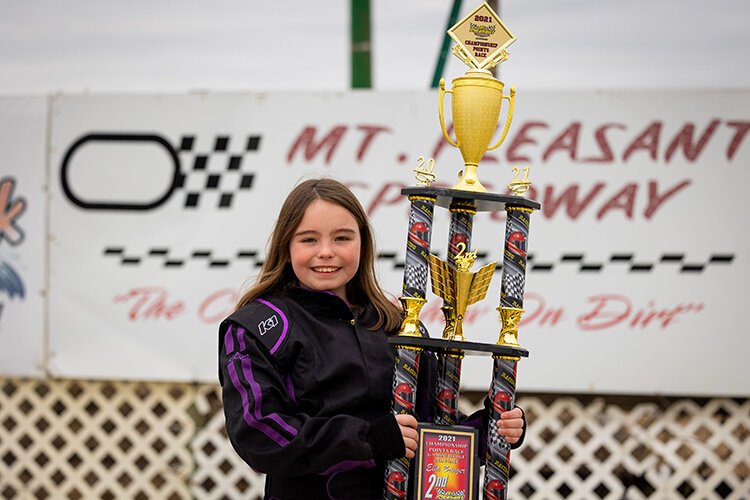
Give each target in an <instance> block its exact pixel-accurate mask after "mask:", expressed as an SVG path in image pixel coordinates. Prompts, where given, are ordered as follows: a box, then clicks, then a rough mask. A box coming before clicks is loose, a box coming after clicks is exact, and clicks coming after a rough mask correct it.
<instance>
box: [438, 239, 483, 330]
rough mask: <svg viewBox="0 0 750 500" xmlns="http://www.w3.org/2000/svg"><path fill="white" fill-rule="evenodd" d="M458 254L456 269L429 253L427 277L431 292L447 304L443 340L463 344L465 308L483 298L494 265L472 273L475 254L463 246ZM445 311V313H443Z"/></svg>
mask: <svg viewBox="0 0 750 500" xmlns="http://www.w3.org/2000/svg"><path fill="white" fill-rule="evenodd" d="M458 247H459V250H460V252H459V254H458V255H456V257H454V260H455V262H456V267H455V268H453V267H451V265H450V264H449V263H448V262H446V261H444V260H441V259H440V258H438V257H437V256H436V255H434V254H430V277H431V278H432V293H434V294H435V295H437V296H438V297H440V298H442V299H443V300H444V301H445V302H446V306H447V307H444V312H445V313H446V314H445V316H446V321H445V323H446V329H445V330H444V331H443V338H444V339H447V340H458V341H463V340H464V335H463V332H464V331H463V321H464V316H465V314H466V309H467V308H468V307H469V306H470V305H471V304H474V303H476V302H479V301H480V300H482V299H484V297H485V296H486V295H487V289H488V288H489V287H490V281H492V275H493V273H494V272H495V266H497V262H491V263H489V264H487V265H485V266H482V267H481V268H480V269H479V270H478V271H477V272H475V273H472V272H471V271H470V269H471V267H472V266H473V265H474V259H476V257H477V253H476V252H466V251H465V250H466V244H464V243H459V244H458ZM446 309H447V312H446Z"/></svg>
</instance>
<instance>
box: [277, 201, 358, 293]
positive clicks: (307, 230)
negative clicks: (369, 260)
mask: <svg viewBox="0 0 750 500" xmlns="http://www.w3.org/2000/svg"><path fill="white" fill-rule="evenodd" d="M360 243H361V240H360V234H359V226H358V225H357V221H356V220H355V219H354V216H353V215H352V214H351V213H350V212H349V211H348V210H347V209H345V208H344V207H342V206H340V205H336V204H335V203H331V202H328V201H325V200H321V199H317V200H315V201H313V202H312V203H310V205H309V206H308V207H307V210H305V215H304V216H303V217H302V221H301V222H300V223H299V226H297V229H296V230H295V231H294V234H293V235H292V239H291V241H290V242H289V258H290V260H291V262H292V269H293V270H294V274H295V275H296V276H297V279H298V280H299V282H300V285H302V286H304V287H306V288H310V289H313V290H321V291H322V290H326V291H329V292H333V293H335V294H336V295H338V296H339V297H341V298H342V299H344V300H345V301H346V300H347V297H346V284H347V283H349V280H351V279H352V278H353V277H354V275H355V274H357V269H359V255H360ZM347 302H348V301H347Z"/></svg>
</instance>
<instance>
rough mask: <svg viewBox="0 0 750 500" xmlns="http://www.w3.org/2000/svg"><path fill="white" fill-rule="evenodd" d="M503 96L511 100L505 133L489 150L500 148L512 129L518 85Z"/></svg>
mask: <svg viewBox="0 0 750 500" xmlns="http://www.w3.org/2000/svg"><path fill="white" fill-rule="evenodd" d="M502 98H503V99H507V100H508V102H509V105H508V116H507V117H506V118H505V128H504V129H503V134H502V135H501V136H500V139H498V140H497V144H495V145H494V146H492V147H491V148H487V151H492V150H493V149H497V148H499V147H500V144H502V143H503V141H504V140H505V137H506V136H507V135H508V130H510V122H511V121H513V101H514V99H515V98H516V86H515V85H514V86H512V87H511V88H510V96H507V95H504V96H502ZM440 102H441V104H442V99H441V100H440ZM441 123H442V122H441ZM446 137H447V136H446Z"/></svg>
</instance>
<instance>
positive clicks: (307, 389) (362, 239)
mask: <svg viewBox="0 0 750 500" xmlns="http://www.w3.org/2000/svg"><path fill="white" fill-rule="evenodd" d="M400 323H401V312H400V310H399V309H398V308H397V307H396V306H395V305H394V304H393V303H391V302H390V301H389V300H388V299H387V297H386V296H385V295H384V293H383V292H382V290H381V289H380V286H379V285H378V282H377V278H376V275H375V247H374V242H373V234H372V230H371V228H370V225H369V222H368V220H367V216H366V214H365V212H364V210H363V209H362V206H361V205H360V203H359V202H358V201H357V199H356V197H355V196H354V194H353V193H352V192H351V191H350V190H349V189H348V188H347V187H346V186H344V185H343V184H341V183H339V182H337V181H334V180H331V179H314V180H308V181H304V182H302V183H300V184H299V185H298V186H297V187H296V188H294V190H292V192H291V193H290V194H289V196H288V197H287V199H286V200H285V202H284V204H283V205H282V208H281V211H280V213H279V217H278V219H277V221H276V224H275V227H274V229H273V233H272V234H271V238H270V241H269V245H268V251H267V255H266V260H265V262H264V263H263V267H262V269H261V271H260V275H259V277H258V279H257V282H256V284H255V285H254V286H253V287H252V288H250V289H249V290H248V291H247V292H246V293H245V294H244V295H243V296H242V297H241V299H240V301H239V303H238V306H237V310H236V312H235V313H234V314H232V315H231V316H229V317H228V318H227V319H226V320H224V322H222V324H221V326H220V342H219V344H220V345H219V370H220V371H219V380H220V383H221V384H222V396H223V400H224V413H225V416H226V425H227V432H228V435H229V439H230V441H231V443H232V445H233V446H234V448H235V450H236V451H237V453H238V454H239V455H240V456H241V457H242V458H243V460H245V461H246V462H247V463H248V464H249V465H250V466H251V467H252V468H253V469H255V470H256V471H258V472H263V473H266V474H267V476H266V492H265V494H266V498H273V499H284V500H286V499H297V498H306V499H311V498H314V499H318V498H344V499H351V498H356V499H371V498H372V499H376V498H378V499H379V498H382V497H383V486H384V479H383V473H384V464H385V462H386V461H388V460H390V459H393V458H399V457H404V456H405V457H407V458H413V457H414V456H415V451H416V449H417V445H418V443H417V430H416V429H417V419H416V418H415V417H413V416H411V415H393V414H392V413H391V410H390V409H391V385H392V377H393V363H394V357H395V350H394V348H393V347H392V346H391V345H389V344H388V341H387V339H388V336H389V335H392V334H395V333H396V332H397V331H398V327H399V325H400ZM425 359H426V360H427V361H424V362H423V366H422V369H421V370H420V374H419V375H420V379H419V392H418V394H420V397H421V400H420V401H418V405H417V412H416V414H417V416H418V417H419V418H420V420H422V421H426V420H427V419H428V418H429V411H430V408H429V398H430V396H431V394H432V391H434V382H433V380H432V379H433V378H434V377H432V376H431V373H430V372H431V371H432V370H433V368H434V366H433V365H434V363H433V361H434V360H433V359H431V358H430V357H429V356H425ZM481 416H482V417H483V419H482V420H483V421H484V422H485V424H483V425H482V426H481V427H480V429H486V428H487V426H486V418H487V416H486V411H484V410H483V411H482V414H481ZM475 420H476V419H475ZM497 429H498V433H499V434H500V435H502V436H504V437H505V438H506V439H507V440H508V442H510V443H511V444H516V445H518V444H520V442H521V440H522V439H521V438H522V435H523V431H524V421H523V415H522V412H521V410H520V409H518V408H516V409H514V410H511V411H509V412H506V413H505V414H503V418H502V419H501V420H500V421H498V424H497Z"/></svg>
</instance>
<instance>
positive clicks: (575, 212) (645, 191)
mask: <svg viewBox="0 0 750 500" xmlns="http://www.w3.org/2000/svg"><path fill="white" fill-rule="evenodd" d="M691 184H692V181H690V180H689V179H683V180H681V181H678V182H677V183H675V184H673V185H669V186H663V185H662V184H660V182H659V181H658V180H656V179H652V180H648V181H645V182H641V183H636V182H630V183H626V184H624V185H621V186H616V185H611V184H607V183H604V182H597V183H594V184H593V185H592V186H591V187H588V188H585V189H584V188H582V187H581V186H580V185H579V184H568V185H566V186H557V185H552V184H548V185H544V184H540V185H532V186H531V189H530V190H529V198H531V199H532V200H537V201H539V202H540V203H541V204H542V209H541V215H542V217H544V218H547V219H551V218H553V217H555V216H556V215H560V216H562V215H566V216H567V217H568V218H570V219H572V220H576V219H578V218H579V217H581V216H582V215H584V214H585V213H586V212H591V211H594V210H595V217H596V220H602V219H604V218H605V217H606V216H608V215H610V214H618V213H619V214H622V215H624V216H625V218H626V219H633V218H635V217H636V215H637V214H640V215H642V217H643V218H644V219H646V220H649V219H651V218H653V217H654V216H655V215H656V213H657V212H658V211H659V210H660V209H661V208H662V206H664V204H665V203H667V202H668V201H669V200H671V199H673V198H675V197H676V196H677V195H678V194H680V193H681V192H683V191H684V190H685V189H687V188H688V187H690V186H691ZM433 186H435V187H447V186H442V185H441V184H439V183H435V184H433ZM485 186H486V187H488V189H490V186H489V185H488V183H485ZM349 187H350V188H351V189H353V190H356V191H357V192H359V190H366V191H371V189H370V184H367V183H365V182H361V181H356V182H352V183H350V185H349ZM404 187H406V185H405V184H403V183H400V182H385V183H383V184H382V185H380V187H377V186H374V187H373V189H374V194H372V195H371V196H370V198H369V201H367V200H368V197H367V195H364V194H363V195H360V199H361V200H362V202H363V204H364V205H365V207H366V210H367V214H368V215H369V216H371V217H372V216H373V215H374V214H375V213H376V212H377V210H378V209H380V208H383V207H387V206H392V205H400V204H403V206H405V207H406V206H408V205H407V203H408V200H407V199H406V198H405V197H403V196H401V189H403V188H404ZM612 189H617V191H615V192H612ZM608 191H609V193H608V194H607V192H608ZM540 195H541V196H540ZM492 220H497V221H502V220H504V219H502V218H499V217H493V218H492Z"/></svg>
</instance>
